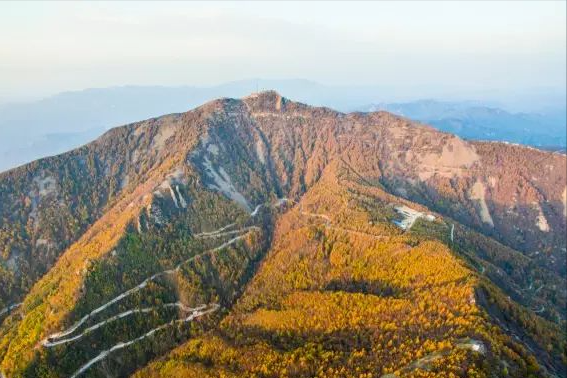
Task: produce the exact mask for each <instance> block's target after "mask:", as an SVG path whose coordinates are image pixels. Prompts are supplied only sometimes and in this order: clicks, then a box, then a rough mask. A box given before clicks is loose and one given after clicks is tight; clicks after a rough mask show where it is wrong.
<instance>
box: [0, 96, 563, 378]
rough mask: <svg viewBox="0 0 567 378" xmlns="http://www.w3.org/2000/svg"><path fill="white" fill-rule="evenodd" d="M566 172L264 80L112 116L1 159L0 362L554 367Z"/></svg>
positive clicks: (237, 373) (187, 369)
mask: <svg viewBox="0 0 567 378" xmlns="http://www.w3.org/2000/svg"><path fill="white" fill-rule="evenodd" d="M140 111H141V110H140ZM145 111H150V110H149V109H146V110H145ZM90 126H93V125H90ZM566 169H567V157H566V156H565V155H563V154H558V153H552V152H548V151H540V150H538V149H535V148H527V147H524V146H515V145H509V144H504V143H498V142H478V141H467V140H463V139H461V138H459V137H457V136H455V135H452V134H449V133H445V132H441V131H439V130H436V129H435V128H433V127H429V126H426V125H423V124H421V123H418V122H414V121H411V120H408V119H407V118H404V117H401V116H397V115H394V114H391V113H388V112H384V111H379V112H373V113H360V112H358V113H349V114H345V113H341V112H337V111H334V110H332V109H329V108H324V107H314V106H309V105H305V104H303V103H299V102H295V101H292V100H290V99H287V98H285V97H282V96H281V95H279V94H278V93H276V92H273V91H266V92H260V93H253V94H251V95H249V96H246V97H244V98H241V99H229V98H223V99H217V100H214V101H211V102H208V103H206V104H204V105H202V106H199V107H197V108H195V109H193V110H191V111H187V112H184V113H176V114H169V115H164V116H160V117H156V118H151V119H148V120H144V121H139V122H136V123H132V124H129V125H126V126H123V127H117V128H113V129H112V130H109V131H107V132H105V133H104V135H102V136H101V137H100V138H97V139H96V140H95V141H93V142H92V143H89V144H87V145H85V146H82V147H80V148H77V149H74V150H72V151H70V152H67V153H64V154H61V155H58V156H54V157H49V158H45V159H40V160H36V161H34V162H32V163H29V164H26V165H24V166H22V167H18V168H15V169H12V170H9V171H7V172H3V173H0V376H6V377H10V378H23V377H38V378H47V377H50V378H59V377H61V378H63V377H67V378H69V377H71V378H77V377H80V378H83V377H85V378H87V377H92V378H98V377H135V378H148V377H149V378H154V377H155V378H158V377H159V378H178V377H199V378H201V377H204V378H214V377H217V378H218V377H230V378H237V377H238V378H240V377H245V378H253V377H256V378H257V377H266V378H268V377H289V378H291V377H294V378H308V377H337V378H338V377H377V378H393V377H453V376H454V377H502V378H504V377H507V378H526V377H534V378H535V377H545V378H547V377H550V378H551V377H560V376H565V374H566V373H567V365H566V361H567V356H566V355H565V350H566V349H565V345H566V344H565V343H566V339H567V335H566V334H565V325H566V315H567V314H566V313H565V308H566V303H567V288H565V285H564V284H565V279H566V274H567V272H566V260H567V256H566V255H567V253H566V251H565V248H564V247H565V243H566V235H565V232H564V230H565V226H566V219H567V218H566V217H567V187H566V180H567V178H566V175H567V170H566Z"/></svg>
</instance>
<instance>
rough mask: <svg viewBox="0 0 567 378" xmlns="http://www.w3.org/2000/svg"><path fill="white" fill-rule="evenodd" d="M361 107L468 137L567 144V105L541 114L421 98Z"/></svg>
mask: <svg viewBox="0 0 567 378" xmlns="http://www.w3.org/2000/svg"><path fill="white" fill-rule="evenodd" d="M360 110H362V111H379V110H385V111H388V112H391V113H394V114H398V115H401V116H404V117H408V118H411V119H414V120H417V121H420V122H424V123H427V124H430V125H432V126H434V127H436V128H438V129H439V130H442V131H445V132H449V133H453V134H456V135H458V136H460V137H461V138H466V139H472V140H492V141H506V142H511V143H520V144H525V145H530V146H536V147H543V148H546V147H558V148H559V149H560V150H564V149H565V147H566V146H567V136H566V135H565V127H566V126H565V125H567V120H566V109H565V108H562V109H555V110H548V111H546V112H539V113H510V112H507V111H504V110H502V109H499V108H495V107H488V106H485V105H483V104H481V103H475V102H442V101H434V100H421V101H415V102H407V103H393V104H376V105H368V106H365V107H362V108H360Z"/></svg>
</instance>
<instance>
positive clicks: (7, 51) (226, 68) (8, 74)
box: [0, 1, 566, 101]
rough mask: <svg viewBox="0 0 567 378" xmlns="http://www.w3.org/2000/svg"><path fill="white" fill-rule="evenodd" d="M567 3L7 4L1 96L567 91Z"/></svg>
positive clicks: (1, 26) (2, 8)
mask: <svg viewBox="0 0 567 378" xmlns="http://www.w3.org/2000/svg"><path fill="white" fill-rule="evenodd" d="M565 28H566V3H565V2H564V1H552V2H542V1H532V2H525V1H524V2H512V1H505V2H500V3H495V2H488V1H469V2H463V1H457V2H425V1H419V2H409V1H405V2H397V3H393V2H356V3H355V2H348V3H347V2H344V3H343V2H311V3H305V2H263V3H260V2H250V3H243V2H226V3H224V2H209V3H196V2H171V3H164V2H133V1H123V2H117V3H106V2H60V3H54V2H37V3H34V2H5V1H3V2H0V46H1V47H0V99H1V100H3V101H7V100H14V99H22V98H32V97H39V96H44V95H47V94H52V93H56V92H60V91H64V90H74V89H83V88H87V87H105V86H113V85H127V84H138V85H147V84H152V85H187V84H188V85H198V86H204V85H214V84H218V83H221V82H225V81H231V80H239V79H247V78H255V77H261V78H279V79H286V78H304V79H309V80H314V81H318V82H322V83H325V84H332V85H337V84H349V85H353V84H356V85H365V84H368V85H385V86H399V87H407V88H408V91H415V92H416V93H418V94H419V91H423V93H426V92H427V91H430V92H431V91H432V92H435V91H436V90H437V91H439V92H443V91H445V92H450V91H461V92H467V91H470V92H475V91H476V92H481V91H484V90H501V91H505V92H509V93H513V92H514V91H516V90H521V91H525V90H531V89H533V88H556V89H557V90H559V91H563V92H564V91H565V81H566V76H565V75H566V73H565V70H566V48H565V46H566V29H565Z"/></svg>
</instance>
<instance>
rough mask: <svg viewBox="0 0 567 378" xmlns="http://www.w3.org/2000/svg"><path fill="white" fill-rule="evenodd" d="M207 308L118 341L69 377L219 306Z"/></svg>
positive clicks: (77, 374) (73, 376)
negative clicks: (118, 351) (129, 338)
mask: <svg viewBox="0 0 567 378" xmlns="http://www.w3.org/2000/svg"><path fill="white" fill-rule="evenodd" d="M208 307H209V308H208V309H206V310H205V309H203V310H195V311H193V313H192V314H191V315H189V316H188V317H186V318H184V319H177V320H172V321H171V322H169V323H166V324H162V325H161V326H159V327H156V328H154V329H151V330H149V331H148V332H146V333H144V334H143V335H142V336H140V337H137V338H135V339H132V340H129V341H126V342H120V343H118V344H116V345H114V346H113V347H112V348H110V349H107V350H104V351H102V352H100V354H99V355H98V356H96V357H95V358H93V359H91V360H90V361H88V362H87V363H86V364H84V365H83V366H81V367H80V368H79V369H78V370H77V371H76V372H75V373H73V375H72V376H71V377H70V378H76V377H78V376H79V375H81V374H82V373H84V372H85V371H87V370H88V369H89V368H90V367H91V366H93V365H94V364H96V363H97V362H100V361H102V360H104V359H105V358H106V357H107V356H108V355H109V354H111V353H113V352H116V351H117V350H120V349H124V348H126V347H127V346H130V345H132V344H135V343H137V342H140V341H142V340H144V339H145V338H148V337H151V336H153V334H154V333H156V332H157V331H160V330H162V329H165V328H167V327H170V326H172V325H175V324H180V323H187V322H190V321H192V320H194V319H196V318H199V317H201V316H203V315H206V314H209V313H211V312H214V311H217V310H218V309H219V308H220V306H219V305H218V304H216V303H214V304H211V305H209V306H208Z"/></svg>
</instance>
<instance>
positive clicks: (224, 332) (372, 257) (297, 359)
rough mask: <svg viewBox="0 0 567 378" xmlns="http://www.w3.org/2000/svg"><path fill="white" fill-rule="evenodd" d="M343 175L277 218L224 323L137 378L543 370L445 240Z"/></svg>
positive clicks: (330, 174) (327, 177) (332, 172)
mask: <svg viewBox="0 0 567 378" xmlns="http://www.w3.org/2000/svg"><path fill="white" fill-rule="evenodd" d="M340 171H341V169H340V165H339V164H335V165H333V166H332V167H331V168H330V169H328V170H327V171H326V173H325V174H324V176H323V178H322V179H321V180H320V181H319V182H318V183H317V184H316V185H315V186H314V187H313V188H312V189H310V190H309V191H308V192H307V193H306V194H305V195H304V196H303V198H301V199H300V200H299V202H298V203H294V204H292V208H291V209H290V210H289V211H288V212H287V213H286V214H285V215H284V216H283V217H282V218H281V219H280V220H279V221H278V223H277V226H276V229H275V231H274V240H273V243H272V247H271V249H270V251H269V252H268V255H267V257H266V259H265V260H264V262H263V263H262V265H261V267H260V269H259V271H258V273H257V274H256V276H255V277H254V279H253V280H252V282H251V283H250V284H249V286H248V287H247V289H246V291H245V293H244V295H243V296H242V298H241V299H240V300H239V301H238V303H237V305H236V306H235V307H234V308H233V310H232V311H231V312H230V314H229V315H228V316H227V317H226V318H225V319H224V320H223V321H222V323H221V326H220V328H219V329H218V330H214V331H210V332H208V333H207V334H205V335H203V336H200V337H197V338H194V339H192V340H190V341H188V342H187V343H185V344H184V345H183V346H181V347H179V348H177V349H175V350H174V351H173V352H172V353H170V354H169V355H168V356H167V357H165V358H163V359H159V360H158V361H156V362H154V363H153V364H151V365H150V366H149V367H147V368H145V369H142V370H140V371H139V372H138V373H137V374H136V377H138V378H141V377H225V376H227V377H313V376H318V377H380V376H383V375H386V376H388V374H395V376H404V377H405V376H408V377H409V376H415V377H424V376H435V377H445V376H446V377H450V376H468V377H474V376H477V377H485V376H505V375H507V374H509V375H510V376H517V377H527V376H530V375H531V376H539V374H542V373H541V372H540V371H539V367H538V366H537V363H536V362H535V359H534V358H533V357H530V356H529V353H528V352H527V350H526V348H525V347H523V346H521V345H520V344H519V343H516V342H514V341H513V340H512V339H511V338H510V337H509V336H506V335H505V334H504V333H503V332H502V331H501V330H500V329H499V327H498V326H496V325H495V324H493V322H492V321H491V320H490V318H489V316H488V314H487V313H486V311H485V310H484V309H482V308H481V307H480V306H479V305H478V303H477V299H476V298H477V294H476V291H477V289H478V288H479V285H480V283H481V281H482V279H481V278H479V276H478V275H477V274H476V273H475V272H474V271H472V270H471V269H470V267H467V266H466V264H465V263H464V261H463V260H461V259H459V258H458V257H456V255H455V253H454V252H452V251H451V250H450V249H449V248H448V247H447V246H446V245H445V244H443V243H442V242H440V241H437V240H432V239H431V238H426V237H422V236H419V235H417V234H414V233H411V232H409V233H405V234H404V233H402V232H401V231H400V230H398V229H396V228H395V227H393V226H392V225H391V223H390V222H389V221H388V218H389V217H390V216H391V212H392V208H391V206H389V204H388V202H384V201H382V200H381V199H380V198H377V197H372V196H368V195H365V194H363V193H361V192H355V191H354V190H352V188H351V189H350V190H347V188H345V186H344V185H342V182H341V181H342V179H341V178H338V177H337V176H336V175H337V173H338V172H340ZM342 172H345V171H344V170H342ZM343 176H344V175H343ZM385 197H387V196H385ZM437 222H441V221H437ZM427 239H429V240H427ZM393 376H394V375H392V377H393Z"/></svg>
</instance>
